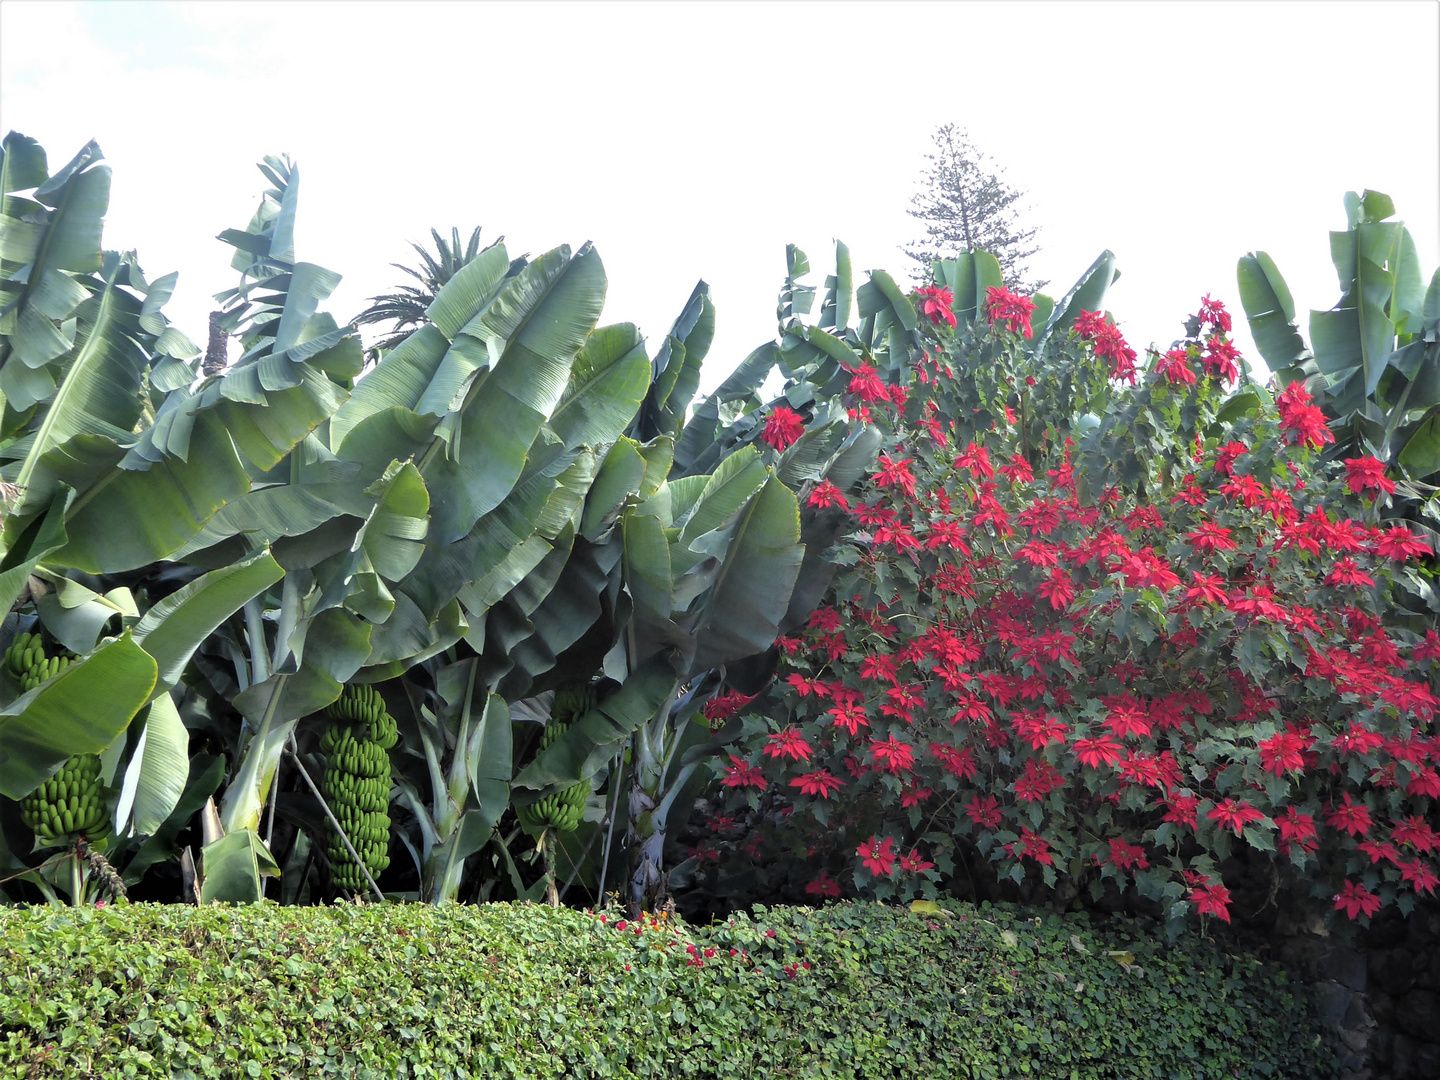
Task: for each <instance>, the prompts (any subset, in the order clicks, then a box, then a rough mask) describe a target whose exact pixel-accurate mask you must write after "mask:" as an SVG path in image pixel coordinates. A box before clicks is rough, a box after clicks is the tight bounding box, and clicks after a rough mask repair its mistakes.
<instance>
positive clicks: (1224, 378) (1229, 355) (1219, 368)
mask: <svg viewBox="0 0 1440 1080" xmlns="http://www.w3.org/2000/svg"><path fill="white" fill-rule="evenodd" d="M1239 359H1240V350H1239V349H1237V348H1236V347H1235V346H1234V345H1232V344H1231V343H1230V342H1229V341H1228V340H1226V339H1225V338H1223V337H1220V336H1219V335H1218V334H1212V335H1210V337H1208V338H1206V339H1205V356H1204V364H1205V372H1206V374H1208V375H1215V376H1218V377H1219V379H1220V381H1221V382H1234V381H1235V380H1236V379H1238V378H1239V377H1240V368H1239V367H1238V366H1237V365H1236V363H1235V361H1237V360H1239Z"/></svg>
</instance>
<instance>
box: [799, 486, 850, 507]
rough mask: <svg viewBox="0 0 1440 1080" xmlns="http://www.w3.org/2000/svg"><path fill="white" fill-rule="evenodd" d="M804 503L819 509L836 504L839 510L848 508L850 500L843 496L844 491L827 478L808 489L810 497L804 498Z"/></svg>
mask: <svg viewBox="0 0 1440 1080" xmlns="http://www.w3.org/2000/svg"><path fill="white" fill-rule="evenodd" d="M805 505H806V506H811V507H814V508H816V509H819V510H823V509H824V508H825V507H827V506H838V507H839V508H840V509H841V510H849V509H850V500H849V499H847V498H845V493H844V492H843V491H841V490H840V489H839V488H838V487H836V486H835V485H834V484H832V483H831V482H830V481H829V480H821V481H820V483H818V484H816V485H815V486H814V487H813V488H811V489H810V497H809V498H807V499H806V500H805Z"/></svg>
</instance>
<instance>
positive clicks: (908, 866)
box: [900, 848, 935, 874]
mask: <svg viewBox="0 0 1440 1080" xmlns="http://www.w3.org/2000/svg"><path fill="white" fill-rule="evenodd" d="M934 868H935V864H934V863H933V862H926V861H925V859H923V858H922V857H921V855H920V849H919V848H916V849H915V850H913V851H911V852H910V854H908V855H901V856H900V869H901V870H905V871H908V872H909V873H912V874H919V873H922V872H924V871H926V870H933V869H934Z"/></svg>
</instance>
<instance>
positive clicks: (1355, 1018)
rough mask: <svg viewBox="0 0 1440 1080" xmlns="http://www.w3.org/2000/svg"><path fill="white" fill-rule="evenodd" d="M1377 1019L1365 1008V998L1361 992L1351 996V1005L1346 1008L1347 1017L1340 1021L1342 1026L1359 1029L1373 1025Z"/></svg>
mask: <svg viewBox="0 0 1440 1080" xmlns="http://www.w3.org/2000/svg"><path fill="white" fill-rule="evenodd" d="M1374 1024H1375V1021H1374V1020H1372V1019H1370V1013H1369V1012H1368V1011H1367V1010H1366V1008H1365V999H1364V997H1362V996H1361V995H1359V994H1355V995H1354V996H1353V997H1351V998H1350V1007H1349V1008H1348V1009H1346V1010H1345V1017H1344V1019H1342V1020H1341V1021H1340V1026H1341V1027H1342V1028H1346V1029H1351V1030H1357V1031H1358V1030H1359V1029H1361V1028H1368V1027H1373V1026H1374Z"/></svg>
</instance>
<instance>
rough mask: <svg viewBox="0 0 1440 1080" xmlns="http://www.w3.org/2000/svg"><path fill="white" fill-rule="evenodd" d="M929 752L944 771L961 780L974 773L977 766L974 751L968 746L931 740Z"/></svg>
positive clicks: (967, 778)
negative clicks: (951, 744)
mask: <svg viewBox="0 0 1440 1080" xmlns="http://www.w3.org/2000/svg"><path fill="white" fill-rule="evenodd" d="M930 754H931V756H932V757H934V758H935V760H936V761H938V762H940V764H941V766H942V767H943V768H944V769H945V771H946V772H948V773H950V774H951V775H952V776H955V777H957V778H958V779H961V780H969V779H970V778H971V777H972V776H974V775H975V772H976V770H977V768H978V766H977V765H976V763H975V751H973V750H971V749H970V748H969V747H964V746H950V745H948V744H946V743H938V742H932V743H931V744H930Z"/></svg>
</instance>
